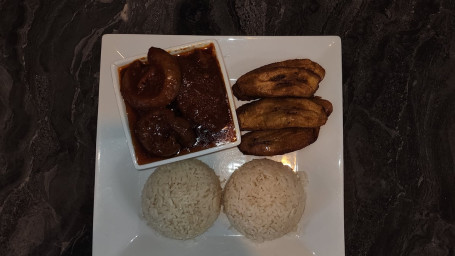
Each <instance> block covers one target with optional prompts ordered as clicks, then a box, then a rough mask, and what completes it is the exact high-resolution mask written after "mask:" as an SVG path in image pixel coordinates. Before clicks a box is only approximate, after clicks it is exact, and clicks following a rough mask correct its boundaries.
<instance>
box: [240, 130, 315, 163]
mask: <svg viewBox="0 0 455 256" xmlns="http://www.w3.org/2000/svg"><path fill="white" fill-rule="evenodd" d="M318 134H319V127H318V128H283V129H276V130H263V131H253V132H248V133H246V134H244V135H242V141H241V143H240V145H239V146H238V148H239V150H240V151H241V152H242V153H243V154H246V155H255V156H273V155H283V154H286V153H289V152H293V151H296V150H299V149H302V148H304V147H306V146H308V145H310V144H312V143H313V142H315V141H316V140H317V138H318Z"/></svg>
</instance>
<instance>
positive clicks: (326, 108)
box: [311, 96, 333, 117]
mask: <svg viewBox="0 0 455 256" xmlns="http://www.w3.org/2000/svg"><path fill="white" fill-rule="evenodd" d="M311 101H313V102H314V103H316V104H318V105H320V106H321V107H322V108H323V109H324V111H325V113H326V114H327V117H329V116H330V114H332V112H333V105H332V103H331V102H330V101H328V100H325V99H323V98H321V97H319V96H314V97H313V98H311Z"/></svg>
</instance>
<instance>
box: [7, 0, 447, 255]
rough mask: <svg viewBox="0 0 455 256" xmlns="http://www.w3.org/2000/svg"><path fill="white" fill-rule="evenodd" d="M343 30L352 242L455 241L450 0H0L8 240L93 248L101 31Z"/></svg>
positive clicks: (411, 249)
mask: <svg viewBox="0 0 455 256" xmlns="http://www.w3.org/2000/svg"><path fill="white" fill-rule="evenodd" d="M107 33H138V34H199V35H271V36H272V35H338V36H340V37H341V39H342V50H343V108H344V109H343V114H344V159H345V170H344V175H345V178H344V181H345V194H344V197H345V202H344V206H345V240H346V242H345V244H346V255H454V254H455V189H454V186H455V168H454V166H455V72H454V71H455V3H454V2H453V1H449V0H445V1H444V0H439V1H423V0H420V1H417V0H413V1H399V0H392V1H385V0H380V1H360V0H359V1H341V0H340V1H317V0H311V1H291V0H278V1H270V0H248V1H236V0H227V1H214V0H196V1H190V0H171V1H152V0H136V1H131V0H128V1H124V0H123V1H118V0H82V1H69V0H62V1H43V0H30V1H13V0H0V53H1V55H0V125H1V129H0V141H1V143H0V254H1V255H91V236H92V214H93V186H94V168H95V142H96V120H97V104H98V82H99V60H100V50H101V37H102V35H103V34H107Z"/></svg>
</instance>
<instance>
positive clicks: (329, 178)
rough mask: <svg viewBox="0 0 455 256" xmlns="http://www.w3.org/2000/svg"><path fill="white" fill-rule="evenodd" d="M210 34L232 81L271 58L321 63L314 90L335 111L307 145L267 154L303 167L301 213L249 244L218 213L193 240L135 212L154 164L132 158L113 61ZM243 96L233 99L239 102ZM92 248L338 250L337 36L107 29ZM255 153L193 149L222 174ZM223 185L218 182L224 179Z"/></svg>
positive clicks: (335, 254) (114, 251)
mask: <svg viewBox="0 0 455 256" xmlns="http://www.w3.org/2000/svg"><path fill="white" fill-rule="evenodd" d="M205 39H215V40H216V41H217V42H218V43H219V45H220V48H221V51H222V54H223V57H224V63H225V66H226V69H227V72H228V75H229V78H230V82H231V85H232V84H234V82H235V81H236V79H237V78H238V77H239V76H241V75H242V74H244V73H246V72H247V71H250V70H252V69H254V68H257V67H259V66H261V65H265V64H268V63H271V62H276V61H280V60H285V59H293V58H309V59H311V60H313V61H315V62H317V63H319V64H320V65H321V66H322V67H324V68H325V70H326V76H325V78H324V80H323V81H322V82H321V84H320V88H319V90H318V91H317V92H316V95H318V96H321V97H322V98H324V99H327V100H329V101H331V102H332V104H333V107H334V111H333V113H332V115H331V116H330V117H329V120H328V121H327V123H326V124H325V125H324V126H323V127H322V128H321V131H320V134H319V138H318V140H317V141H316V142H315V143H313V144H312V145H310V146H308V147H306V148H304V149H302V150H299V151H297V152H293V153H289V154H286V155H283V156H275V157H272V159H273V160H276V161H281V162H283V163H285V164H287V165H289V166H291V167H292V168H293V169H294V170H295V171H304V172H305V173H306V175H307V178H308V185H307V187H306V191H307V201H306V209H305V213H304V215H303V217H302V220H301V222H300V224H299V226H298V228H297V230H296V232H293V233H291V234H288V235H286V236H284V237H282V238H279V239H276V240H274V241H270V242H264V243H261V244H255V243H252V242H250V241H248V240H247V239H245V238H244V237H242V236H241V235H239V233H238V232H236V231H235V230H234V229H232V228H230V226H229V222H228V221H227V218H226V216H225V215H224V214H223V213H221V214H220V216H219V218H218V220H217V221H216V222H215V224H214V225H213V226H212V227H211V228H210V229H209V230H208V231H207V232H206V233H204V234H203V235H201V236H199V237H197V238H195V239H194V240H191V241H177V240H171V239H167V238H163V237H161V236H159V235H156V234H155V232H154V231H153V230H152V229H151V228H149V227H148V226H147V225H146V223H145V221H144V220H143V219H142V217H141V208H140V194H141V190H142V186H143V185H144V183H145V181H146V179H147V177H148V176H149V175H150V173H151V172H152V171H153V169H150V170H145V171H137V170H136V169H135V167H134V165H133V161H132V160H131V156H130V152H129V149H128V145H127V142H126V137H125V133H124V131H123V127H122V122H121V119H120V114H119V111H118V108H117V102H116V96H115V93H114V87H113V86H112V78H111V70H110V68H111V65H112V63H114V62H116V61H118V60H122V59H125V58H128V57H131V56H136V55H139V54H141V53H144V52H146V51H147V49H148V48H149V47H150V46H155V47H161V48H170V47H173V46H178V45H182V44H186V43H190V42H196V41H200V40H205ZM241 103H242V102H236V104H238V105H239V104H241ZM96 147H97V148H96V154H97V156H96V167H95V168H96V175H95V203H94V217H93V255H94V256H102V255H103V256H104V255H125V256H126V255H321V256H322V255H324V256H325V255H327V256H328V255H330V256H341V255H344V225H343V224H344V215H343V111H342V72H341V40H340V38H339V37H336V36H324V37H232V36H165V35H105V36H103V41H102V50H101V66H100V88H99V109H98V130H97V146H96ZM252 158H253V157H251V156H244V155H242V154H241V153H240V151H238V149H237V148H232V149H227V150H224V151H220V152H217V153H213V154H210V155H205V156H202V157H199V159H200V160H202V161H204V162H205V163H207V164H208V165H209V166H211V167H212V168H214V170H215V171H216V172H217V174H218V175H219V176H220V179H221V180H222V181H225V180H226V179H227V178H228V177H229V175H230V174H231V173H232V172H233V171H234V170H235V169H236V168H237V167H238V166H240V165H241V164H243V163H244V162H246V161H249V160H251V159H252ZM222 185H224V182H223V183H222Z"/></svg>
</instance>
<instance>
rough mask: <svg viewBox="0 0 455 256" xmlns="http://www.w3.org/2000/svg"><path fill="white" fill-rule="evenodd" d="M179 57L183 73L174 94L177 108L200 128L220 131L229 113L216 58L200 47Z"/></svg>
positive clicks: (228, 120)
mask: <svg viewBox="0 0 455 256" xmlns="http://www.w3.org/2000/svg"><path fill="white" fill-rule="evenodd" d="M212 51H213V50H212ZM178 60H179V63H180V66H181V68H182V77H183V80H182V81H183V83H182V86H181V89H180V93H179V94H178V96H177V105H178V109H179V110H180V112H181V113H182V114H183V116H184V117H185V118H188V119H189V120H191V121H192V122H193V123H195V124H197V125H198V126H200V127H201V130H208V131H211V132H218V131H220V130H221V129H223V128H224V127H226V125H227V124H228V123H229V122H230V120H231V117H230V112H229V105H228V101H227V97H226V89H225V85H224V80H223V78H222V76H221V70H220V67H219V64H218V60H217V59H216V58H215V57H214V55H213V52H208V51H204V50H200V49H197V50H195V51H194V52H192V53H191V54H189V55H182V56H179V58H178ZM194 63H197V64H198V65H195V64H194Z"/></svg>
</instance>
